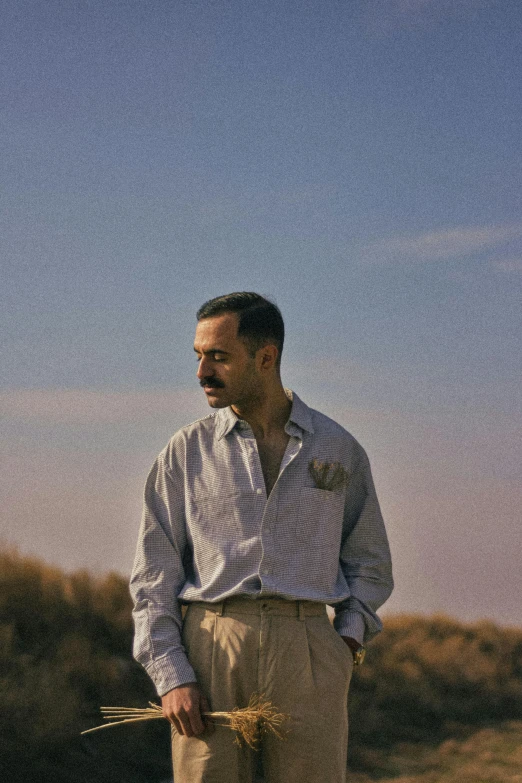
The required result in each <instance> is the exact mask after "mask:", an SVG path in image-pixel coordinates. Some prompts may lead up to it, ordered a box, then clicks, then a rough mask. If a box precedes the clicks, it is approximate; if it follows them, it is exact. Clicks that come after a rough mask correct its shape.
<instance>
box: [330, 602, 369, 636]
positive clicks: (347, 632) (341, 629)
mask: <svg viewBox="0 0 522 783" xmlns="http://www.w3.org/2000/svg"><path fill="white" fill-rule="evenodd" d="M334 628H335V630H336V631H337V633H338V634H339V635H340V636H350V637H351V638H352V639H355V640H356V641H357V642H359V644H362V643H363V641H364V631H365V624H364V617H363V616H362V614H360V612H351V611H350V610H346V611H344V612H339V614H336V615H335V619H334Z"/></svg>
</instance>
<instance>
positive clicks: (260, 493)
mask: <svg viewBox="0 0 522 783" xmlns="http://www.w3.org/2000/svg"><path fill="white" fill-rule="evenodd" d="M256 492H257V494H258V495H262V494H263V490H262V489H261V487H258V488H257V489H256Z"/></svg>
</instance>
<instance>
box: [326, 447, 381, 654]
mask: <svg viewBox="0 0 522 783" xmlns="http://www.w3.org/2000/svg"><path fill="white" fill-rule="evenodd" d="M359 448H360V455H359V458H358V460H357V462H356V466H355V469H354V471H353V473H352V476H351V478H350V482H349V484H348V488H347V495H346V504H345V513H344V525H343V538H342V545H341V554H340V563H341V569H342V572H343V574H344V577H345V579H346V581H347V583H348V587H349V589H350V594H351V595H350V598H348V599H346V600H345V601H343V602H342V603H340V604H337V605H336V606H335V619H334V626H335V628H336V630H337V631H338V633H340V634H341V635H342V636H351V637H352V638H354V639H356V640H357V641H358V642H359V643H360V644H364V643H366V642H368V641H369V640H370V639H372V638H373V637H374V636H376V634H378V633H379V631H381V630H382V622H381V620H380V619H379V617H378V616H377V614H376V612H377V609H378V608H379V607H380V606H382V604H383V603H384V602H385V601H386V600H387V599H388V598H389V596H390V594H391V592H392V590H393V577H392V567H391V555H390V548H389V544H388V538H387V535H386V530H385V527H384V521H383V518H382V514H381V509H380V507H379V501H378V500H377V494H376V491H375V486H374V483H373V479H372V474H371V469H370V463H369V461H368V457H367V456H366V452H365V451H364V450H363V449H362V448H361V447H359Z"/></svg>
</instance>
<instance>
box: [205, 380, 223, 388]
mask: <svg viewBox="0 0 522 783" xmlns="http://www.w3.org/2000/svg"><path fill="white" fill-rule="evenodd" d="M199 385H200V386H201V387H202V388H203V386H212V387H213V388H214V389H223V388H224V386H225V384H224V383H223V382H222V381H218V379H217V378H202V379H201V380H200V382H199Z"/></svg>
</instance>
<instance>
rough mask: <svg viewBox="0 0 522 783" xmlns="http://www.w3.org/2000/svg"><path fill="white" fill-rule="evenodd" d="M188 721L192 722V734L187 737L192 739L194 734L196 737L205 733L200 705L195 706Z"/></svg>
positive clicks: (189, 714)
mask: <svg viewBox="0 0 522 783" xmlns="http://www.w3.org/2000/svg"><path fill="white" fill-rule="evenodd" d="M187 717H188V719H189V721H190V727H191V734H187V737H191V736H192V734H195V735H196V736H197V735H198V734H201V733H202V732H203V731H205V724H204V723H203V720H202V718H201V712H200V710H199V704H195V705H194V706H193V707H192V709H191V710H190V712H189V713H188V716H187Z"/></svg>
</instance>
